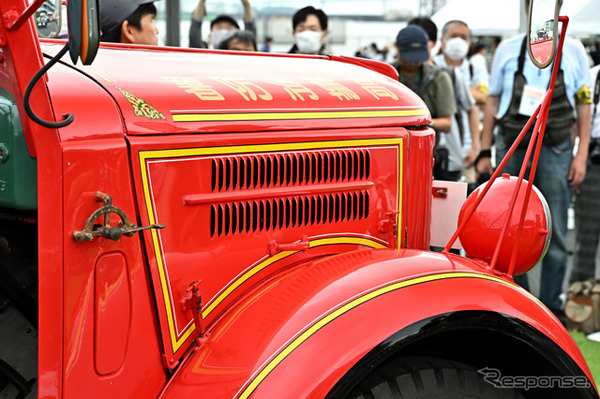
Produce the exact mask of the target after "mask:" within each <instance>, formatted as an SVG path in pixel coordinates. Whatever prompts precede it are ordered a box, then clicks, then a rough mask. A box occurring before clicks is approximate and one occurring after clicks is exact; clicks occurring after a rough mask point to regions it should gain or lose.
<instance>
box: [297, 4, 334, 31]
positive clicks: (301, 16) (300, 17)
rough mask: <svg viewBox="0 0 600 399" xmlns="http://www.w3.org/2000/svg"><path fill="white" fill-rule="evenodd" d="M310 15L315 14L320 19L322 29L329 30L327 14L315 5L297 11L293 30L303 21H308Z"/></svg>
mask: <svg viewBox="0 0 600 399" xmlns="http://www.w3.org/2000/svg"><path fill="white" fill-rule="evenodd" d="M309 15H314V16H315V17H317V18H318V19H319V25H321V29H323V30H327V14H325V12H324V11H323V10H318V9H316V8H314V7H313V6H306V7H304V8H301V9H299V10H298V11H296V13H295V14H294V16H293V17H292V30H293V31H295V30H296V27H297V26H298V25H300V24H301V23H302V22H304V21H306V18H308V16H309Z"/></svg>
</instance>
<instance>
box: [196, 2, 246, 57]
mask: <svg viewBox="0 0 600 399" xmlns="http://www.w3.org/2000/svg"><path fill="white" fill-rule="evenodd" d="M241 2H242V6H243V7H244V29H245V30H246V31H248V32H250V33H252V35H253V36H254V37H256V23H255V20H254V11H253V10H252V6H251V5H250V0H241ZM205 15H206V0H199V1H198V5H196V8H195V9H194V11H193V12H192V23H191V25H190V32H189V39H190V43H189V45H190V47H195V48H207V47H209V46H210V47H212V48H220V45H221V42H222V41H223V39H225V38H226V37H227V36H228V35H229V33H230V32H231V31H232V30H235V29H238V30H239V29H240V26H239V25H238V23H237V21H236V20H235V19H233V18H232V17H230V16H229V15H219V16H218V17H216V18H215V19H213V20H212V21H211V23H210V34H209V35H208V43H205V42H204V41H203V40H202V18H204V16H205Z"/></svg>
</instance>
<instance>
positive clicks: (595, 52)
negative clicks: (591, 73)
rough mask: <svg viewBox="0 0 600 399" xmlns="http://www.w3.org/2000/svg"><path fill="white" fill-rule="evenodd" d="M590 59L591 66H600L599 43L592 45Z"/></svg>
mask: <svg viewBox="0 0 600 399" xmlns="http://www.w3.org/2000/svg"><path fill="white" fill-rule="evenodd" d="M590 58H591V59H592V63H593V65H599V64H600V41H597V42H596V43H594V46H593V47H592V49H591V51H590Z"/></svg>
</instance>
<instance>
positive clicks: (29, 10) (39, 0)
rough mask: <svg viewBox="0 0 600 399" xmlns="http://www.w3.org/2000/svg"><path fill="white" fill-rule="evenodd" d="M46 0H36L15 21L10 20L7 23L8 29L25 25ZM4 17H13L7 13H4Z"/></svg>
mask: <svg viewBox="0 0 600 399" xmlns="http://www.w3.org/2000/svg"><path fill="white" fill-rule="evenodd" d="M44 1H45V0H35V1H34V2H33V3H32V4H30V5H29V7H27V8H26V9H25V11H23V13H21V15H19V16H18V17H17V18H16V19H15V20H14V21H11V22H9V23H7V24H6V25H7V29H8V30H16V29H19V28H20V27H21V25H23V24H24V23H25V21H27V20H28V19H29V17H31V16H32V15H33V13H34V12H35V10H37V9H38V8H40V6H41V5H42V4H44ZM4 17H5V18H9V19H11V18H10V17H11V16H10V15H7V14H4Z"/></svg>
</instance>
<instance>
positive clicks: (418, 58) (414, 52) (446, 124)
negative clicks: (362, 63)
mask: <svg viewBox="0 0 600 399" xmlns="http://www.w3.org/2000/svg"><path fill="white" fill-rule="evenodd" d="M428 41H429V37H428V36H427V33H426V32H425V31H424V30H423V29H422V28H421V27H420V26H417V25H408V26H407V27H406V28H404V29H402V30H400V32H398V36H397V37H396V48H397V50H398V64H397V65H396V69H397V70H398V75H399V80H400V82H402V83H404V84H405V85H406V86H407V87H408V88H410V89H411V90H412V91H414V92H415V93H417V94H418V95H419V96H420V97H421V99H423V102H425V105H427V108H429V112H430V113H431V120H432V123H431V127H433V128H434V129H435V131H436V133H437V134H438V136H439V134H440V133H446V132H450V130H451V125H452V115H454V113H456V101H455V99H454V88H453V85H452V79H451V78H450V75H449V74H448V72H446V71H444V70H443V69H442V68H440V67H437V66H435V65H433V64H432V63H430V62H429V48H428ZM439 141H440V140H439V137H436V143H438V142H439ZM436 149H439V148H437V147H436ZM459 150H460V149H459ZM435 155H436V165H435V167H434V176H435V178H436V179H443V180H454V179H453V178H450V177H448V172H449V171H448V162H449V153H448V149H446V151H436V154H435Z"/></svg>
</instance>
